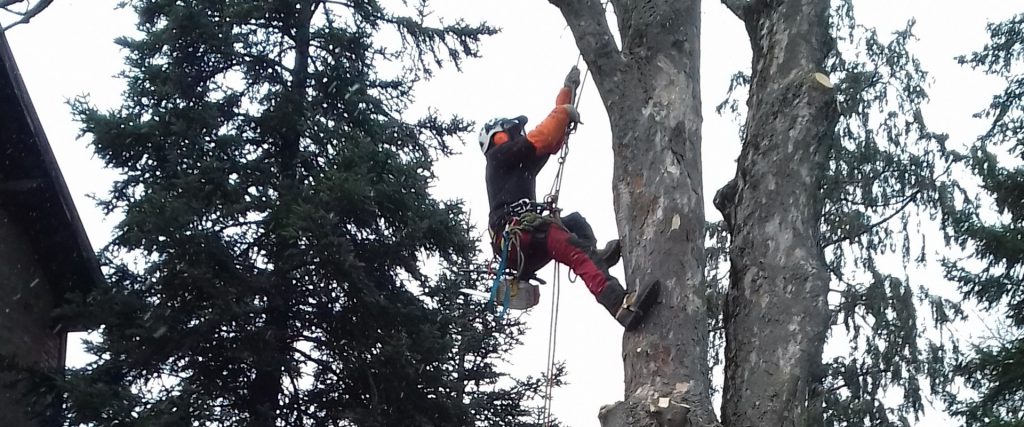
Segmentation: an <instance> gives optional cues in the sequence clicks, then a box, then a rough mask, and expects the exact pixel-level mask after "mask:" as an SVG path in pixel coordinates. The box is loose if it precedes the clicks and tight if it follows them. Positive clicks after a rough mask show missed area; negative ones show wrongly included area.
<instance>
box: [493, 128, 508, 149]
mask: <svg viewBox="0 0 1024 427" xmlns="http://www.w3.org/2000/svg"><path fill="white" fill-rule="evenodd" d="M508 140H509V137H508V132H504V131H502V132H498V133H496V134H494V136H493V137H491V143H493V144H494V145H495V146H499V145H501V144H504V143H506V142H508Z"/></svg>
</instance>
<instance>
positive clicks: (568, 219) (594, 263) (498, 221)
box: [485, 88, 615, 296]
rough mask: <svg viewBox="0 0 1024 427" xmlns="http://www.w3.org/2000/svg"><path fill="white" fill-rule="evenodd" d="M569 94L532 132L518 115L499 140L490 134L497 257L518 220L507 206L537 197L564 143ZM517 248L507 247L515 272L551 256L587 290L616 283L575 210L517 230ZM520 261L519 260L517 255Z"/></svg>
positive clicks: (488, 154) (530, 271)
mask: <svg viewBox="0 0 1024 427" xmlns="http://www.w3.org/2000/svg"><path fill="white" fill-rule="evenodd" d="M570 98H571V92H570V89H569V88H562V90H561V91H560V92H559V94H558V98H557V100H556V106H555V109H554V110H553V111H552V112H551V113H550V114H549V115H548V116H547V117H546V118H545V119H544V120H543V121H542V122H541V123H540V125H538V126H537V127H536V128H535V129H534V130H532V131H530V132H529V133H525V132H524V131H523V129H522V126H523V125H525V123H526V120H525V118H519V119H521V120H518V122H519V123H520V124H518V128H512V129H507V130H506V131H505V132H504V133H505V135H499V136H501V137H502V138H501V139H499V138H494V140H493V141H492V143H493V144H494V146H493V147H491V148H490V149H488V150H487V152H486V154H485V156H486V158H487V167H486V181H487V197H488V200H489V202H490V217H489V220H488V223H489V224H488V225H489V228H490V231H491V236H492V247H493V249H494V251H495V254H496V255H498V256H501V248H502V246H501V244H502V241H501V239H502V235H503V233H504V231H505V229H506V227H509V226H513V227H515V226H518V225H521V224H520V221H521V218H519V217H517V215H516V214H515V213H513V212H510V208H511V206H512V205H514V204H515V203H516V202H519V201H521V200H523V199H526V200H529V201H531V202H536V200H537V174H538V173H540V170H541V169H542V168H543V167H544V165H545V164H546V163H547V161H548V159H549V158H550V157H551V155H552V154H554V153H557V152H558V150H559V149H561V148H562V145H563V144H564V143H565V135H566V129H567V128H568V126H569V122H570V118H569V114H568V112H567V110H566V108H565V105H567V104H568V103H569V100H570ZM514 243H516V244H518V247H511V248H510V249H509V255H508V256H509V259H508V260H507V262H506V265H508V266H511V267H512V268H513V269H517V268H518V269H520V270H521V271H517V273H518V274H519V275H520V276H521V277H523V276H530V275H532V274H533V273H534V272H536V271H537V270H539V269H540V268H542V267H544V266H545V265H546V264H547V263H549V262H551V260H555V261H557V262H559V263H562V264H565V265H567V266H568V267H569V268H570V269H571V270H572V271H573V272H574V273H576V275H578V276H580V278H582V279H583V281H584V283H586V286H587V289H589V290H590V292H591V293H592V294H593V295H594V296H598V295H600V294H601V292H602V291H603V290H604V289H605V287H606V286H607V285H608V283H609V281H614V280H615V279H614V278H612V277H611V276H610V275H609V274H608V269H607V267H606V266H605V265H603V262H602V261H600V260H599V259H598V258H597V257H596V256H595V249H596V245H597V241H596V239H595V238H594V233H593V230H591V228H590V225H589V224H587V222H586V220H585V219H584V218H583V217H582V216H580V215H579V214H576V213H573V214H570V215H567V216H565V217H564V218H563V219H562V220H561V221H560V222H559V221H553V220H551V219H544V220H543V221H540V222H539V223H538V224H531V227H530V229H529V230H528V231H527V232H523V233H520V234H518V239H517V241H514ZM520 253H521V254H522V257H523V259H519V254H520Z"/></svg>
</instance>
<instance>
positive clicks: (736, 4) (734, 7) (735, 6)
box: [722, 0, 750, 22]
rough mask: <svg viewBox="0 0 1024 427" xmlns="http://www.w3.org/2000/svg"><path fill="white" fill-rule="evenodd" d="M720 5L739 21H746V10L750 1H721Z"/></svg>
mask: <svg viewBox="0 0 1024 427" xmlns="http://www.w3.org/2000/svg"><path fill="white" fill-rule="evenodd" d="M722 4H724V5H725V7H727V8H729V10H730V11H732V14H733V15H736V17H737V18H740V20H741V21H743V22H746V21H747V8H748V7H750V1H748V0H722Z"/></svg>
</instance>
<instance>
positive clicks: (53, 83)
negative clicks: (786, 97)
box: [8, 0, 1021, 427]
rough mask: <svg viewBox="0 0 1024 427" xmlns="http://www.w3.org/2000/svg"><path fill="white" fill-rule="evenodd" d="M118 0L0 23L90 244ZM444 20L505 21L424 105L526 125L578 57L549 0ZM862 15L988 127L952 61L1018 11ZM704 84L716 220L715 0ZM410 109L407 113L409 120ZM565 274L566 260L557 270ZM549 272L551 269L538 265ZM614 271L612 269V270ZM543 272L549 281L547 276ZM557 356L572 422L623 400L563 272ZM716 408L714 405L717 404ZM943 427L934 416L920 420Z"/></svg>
mask: <svg viewBox="0 0 1024 427" xmlns="http://www.w3.org/2000/svg"><path fill="white" fill-rule="evenodd" d="M115 3H116V1H114V0H62V1H57V2H54V4H53V5H52V6H51V7H50V8H49V9H48V10H46V11H45V12H44V13H43V14H42V15H41V16H39V17H37V18H36V19H35V20H34V21H33V22H32V23H31V24H29V25H23V26H19V27H16V28H15V29H13V30H11V31H10V32H9V33H8V38H9V39H10V41H11V44H12V47H13V49H14V53H15V56H16V58H17V61H18V65H19V67H20V69H21V71H22V73H23V77H24V79H25V82H26V85H27V86H28V88H29V92H30V93H31V96H32V100H33V102H34V104H35V107H36V109H37V110H38V112H39V116H40V119H41V121H42V123H43V126H44V128H45V130H46V133H47V136H48V137H49V139H50V143H51V144H52V146H53V150H54V152H55V154H56V156H57V160H58V162H59V163H60V166H61V169H62V172H63V174H64V177H65V180H66V181H67V182H68V186H69V187H70V190H71V193H72V195H73V196H74V198H75V203H76V205H77V208H78V211H79V213H80V215H81V217H82V220H83V221H84V223H85V227H86V230H87V231H88V233H89V236H90V239H91V240H92V243H93V246H94V247H95V248H97V249H98V248H100V247H101V246H103V245H104V244H105V243H106V242H107V241H108V239H109V238H110V233H111V227H112V225H113V224H114V223H115V222H116V219H108V220H104V218H103V216H102V213H101V212H100V211H99V209H98V208H96V207H95V205H94V203H93V202H92V201H91V200H90V199H89V198H88V195H89V194H99V195H103V194H105V193H106V191H107V189H108V188H109V187H110V183H111V182H112V181H113V179H114V178H115V174H114V173H113V172H112V171H109V170H104V168H103V166H102V164H101V163H100V162H99V161H98V160H97V159H96V158H95V157H94V156H93V155H92V149H91V148H90V147H88V146H87V142H88V141H87V140H84V139H83V140H76V136H77V134H78V130H77V129H78V126H77V124H76V123H74V122H73V121H72V120H71V116H70V112H69V108H68V106H67V105H66V104H65V100H66V99H68V98H70V97H73V96H75V95H78V94H83V93H88V94H91V96H92V99H93V101H94V102H95V103H97V104H99V105H100V106H115V105H117V104H118V103H119V102H120V93H121V90H122V89H123V84H122V83H121V82H120V81H118V80H117V79H116V78H115V77H114V76H115V74H116V73H117V72H118V71H120V70H121V69H122V67H123V58H122V55H123V53H122V52H120V51H119V49H118V48H117V47H116V46H115V45H114V44H113V39H114V38H115V37H117V36H121V35H125V34H130V33H131V32H132V31H134V16H133V14H132V13H130V12H129V11H124V10H122V11H115V10H113V7H112V6H113V5H114V4H115ZM434 3H435V4H434V9H435V10H436V11H437V13H438V15H439V16H462V17H465V18H466V19H467V20H468V21H469V22H476V21H479V20H486V21H487V22H489V23H490V24H492V25H496V26H498V27H501V28H502V29H503V32H502V33H501V34H499V35H497V36H494V37H491V38H488V39H486V40H485V41H484V43H483V45H482V50H481V52H482V58H481V59H475V60H469V61H467V62H466V63H465V64H464V70H463V71H464V72H463V73H462V74H458V73H455V72H454V70H452V69H446V70H445V71H443V72H441V73H439V74H438V76H437V77H436V78H435V79H434V80H432V81H430V82H428V83H426V84H424V85H422V86H421V87H420V88H419V90H418V91H417V99H416V101H417V109H415V110H414V111H422V110H421V109H422V108H425V107H426V106H432V107H435V108H437V109H439V110H440V111H441V112H443V113H450V114H459V115H461V116H463V117H465V118H468V119H470V120H474V121H477V122H483V121H486V120H487V119H489V118H491V117H494V116H515V115H519V114H526V115H528V116H529V117H530V118H531V120H533V123H534V124H535V123H536V122H537V121H538V120H540V118H541V117H542V116H543V115H544V114H546V113H547V112H548V111H549V110H550V108H551V107H552V103H553V100H554V95H555V93H556V91H557V89H558V88H559V87H560V85H561V82H562V78H563V76H564V75H565V73H566V71H568V69H569V67H571V66H572V65H573V64H574V63H575V62H576V58H577V51H576V47H575V43H574V42H573V40H572V36H571V34H570V32H569V30H568V28H567V27H566V25H565V23H564V21H563V19H562V17H561V15H560V14H559V13H558V10H557V9H556V8H554V7H553V6H551V5H550V4H549V3H548V2H547V1H544V0H517V1H498V0H473V1H468V0H465V1H451V0H449V1H440V0H435V2H434ZM855 3H856V7H857V8H858V12H859V13H858V15H859V17H860V18H861V19H862V23H863V24H868V25H877V26H879V27H880V30H882V33H883V34H884V33H886V32H887V31H889V30H893V29H896V28H898V27H901V26H902V25H903V23H904V22H905V21H906V20H907V19H908V18H910V17H912V16H914V17H916V18H917V21H918V25H917V27H916V34H917V35H918V38H919V40H918V41H917V42H916V43H915V46H914V47H913V51H914V52H915V53H916V54H918V55H920V57H921V58H922V61H923V65H924V67H925V69H926V70H929V71H930V72H931V75H932V77H933V79H934V86H933V87H932V89H931V90H930V93H931V95H932V102H931V104H930V105H929V107H928V108H927V110H926V113H927V116H926V119H927V120H928V121H929V122H930V123H931V124H932V126H933V127H934V128H936V129H937V130H939V131H943V132H948V133H950V134H951V136H952V137H953V141H969V140H971V139H973V138H974V136H975V135H976V134H977V133H978V132H979V131H980V129H981V128H982V127H983V125H982V124H981V123H980V122H979V121H976V120H972V119H970V116H971V114H972V113H974V112H977V111H979V110H981V109H982V108H983V107H984V106H985V105H986V104H987V102H988V99H989V96H990V95H991V94H992V93H993V91H994V90H996V88H997V87H998V86H997V82H994V81H993V80H992V79H989V78H984V77H983V76H982V75H981V74H979V73H975V72H972V71H970V70H967V69H964V68H961V67H960V66H958V65H957V64H956V63H955V61H954V59H953V57H954V56H956V55H959V54H965V53H968V52H970V51H971V50H973V49H976V48H978V47H980V46H982V45H983V44H984V42H985V40H986V37H985V33H984V25H985V23H986V22H989V21H998V20H1002V19H1004V18H1006V17H1008V16H1010V15H1011V14H1012V13H1015V12H1019V11H1020V9H1021V4H1020V3H1019V2H1014V1H1008V0H975V1H970V2H965V1H956V0H914V1H895V0H857V1H856V2H855ZM702 19H703V34H702V44H703V46H702V54H701V56H702V61H703V63H702V67H701V74H702V89H703V95H702V96H703V103H704V128H703V136H704V144H703V156H704V183H705V189H704V192H705V206H707V207H708V209H709V210H708V213H707V217H708V219H709V220H715V219H718V218H719V214H718V212H717V211H716V210H714V209H713V208H712V204H711V197H712V196H713V195H714V193H715V191H716V190H717V189H718V188H720V187H721V186H722V185H723V184H725V182H726V181H728V179H729V178H731V177H732V175H733V174H734V172H735V166H734V165H735V158H736V156H737V154H738V152H739V140H738V138H737V136H736V135H737V134H736V129H735V127H734V125H733V124H732V123H731V122H730V121H729V120H728V119H724V118H721V117H719V116H717V115H716V114H715V113H714V106H715V105H716V104H718V103H719V102H720V101H721V99H722V98H723V97H724V94H725V89H726V87H727V84H728V78H729V76H731V75H732V74H733V73H734V72H735V71H737V70H740V69H747V68H748V67H749V44H748V42H747V39H746V34H745V32H744V31H743V28H742V26H741V25H740V23H739V21H738V20H736V19H735V18H734V17H733V16H732V15H731V14H730V13H728V11H727V10H726V9H725V8H724V7H723V6H721V4H719V3H718V2H716V1H712V0H705V1H704V6H703V12H702ZM580 111H581V114H582V118H583V122H584V123H585V124H584V125H583V126H581V127H580V129H579V131H578V132H577V134H576V135H575V136H573V137H572V139H571V143H570V145H571V147H572V150H571V154H570V156H569V160H568V164H567V166H566V176H565V181H564V184H563V190H562V194H561V202H560V203H561V206H562V207H563V208H564V209H565V210H566V213H568V212H572V211H577V210H578V211H580V212H581V213H582V214H583V215H584V216H585V217H586V218H587V219H588V220H590V222H591V224H592V225H593V226H594V230H595V232H596V234H597V236H598V239H599V240H601V241H602V242H603V241H605V240H607V239H610V238H613V237H614V236H615V234H616V227H615V223H614V215H613V212H612V196H611V167H612V166H611V165H612V158H611V154H612V153H611V140H610V131H609V127H608V121H607V116H606V115H605V112H604V108H603V106H602V104H601V103H600V99H599V97H598V95H597V92H596V91H595V90H594V87H593V86H592V85H590V84H588V85H587V86H586V87H585V88H584V91H583V94H582V105H581V106H580ZM412 117H414V115H412V114H410V118H412ZM466 141H467V143H468V144H467V145H466V148H465V149H464V150H463V154H461V155H458V156H455V157H453V158H451V159H446V160H443V161H442V162H441V163H440V164H439V165H438V168H437V170H436V171H437V174H438V177H439V182H438V183H437V186H436V194H438V195H439V196H441V197H445V198H452V197H461V198H464V199H465V200H467V202H468V206H469V208H470V209H471V210H472V217H473V220H474V222H475V223H476V224H477V225H478V226H480V227H481V230H482V227H484V225H485V223H486V215H487V200H486V193H485V189H484V183H483V159H482V157H481V155H480V154H479V151H478V150H477V145H476V141H475V135H472V136H470V137H467V139H466ZM554 169H555V168H554V162H552V163H551V164H550V166H549V167H548V168H547V170H546V171H545V173H544V174H542V175H541V177H540V179H539V180H538V191H539V192H541V193H544V192H546V190H547V188H548V186H549V185H550V183H551V178H552V176H553V172H554ZM563 271H564V270H563ZM542 273H543V275H542V277H545V278H547V279H550V276H551V274H550V268H549V269H546V270H545V271H543V272H542ZM613 273H615V274H617V275H618V276H619V277H620V278H621V273H622V270H621V267H617V268H616V269H614V270H613ZM549 281H550V280H549ZM542 292H543V296H542V298H541V304H540V306H538V308H537V309H535V310H533V311H532V312H531V313H529V314H528V315H527V316H528V321H529V323H530V325H531V326H532V330H531V331H530V332H529V333H528V334H527V336H526V337H525V343H526V344H525V345H524V346H523V347H521V348H520V349H519V350H518V351H516V352H515V353H514V354H512V355H510V360H511V361H512V362H513V366H512V367H511V368H510V369H511V371H512V372H513V373H515V374H520V375H525V374H537V373H540V372H543V370H544V369H545V356H546V353H547V347H546V345H547V326H548V319H549V310H548V307H549V306H548V304H549V303H550V296H551V294H550V287H546V288H544V289H543V290H542ZM560 313H561V317H560V323H559V325H560V326H559V334H558V350H557V354H558V359H560V360H564V361H566V362H567V365H568V369H569V376H568V382H569V384H568V385H566V386H564V387H562V388H560V389H558V390H556V394H555V400H554V405H553V406H554V412H555V414H556V415H557V416H558V417H559V418H560V419H561V420H562V421H563V422H565V423H567V424H568V425H571V426H577V427H588V426H598V425H599V424H598V422H597V417H596V414H597V411H598V409H599V408H600V407H601V405H604V404H608V403H612V402H614V401H616V400H618V399H620V398H621V396H622V393H623V390H622V375H623V374H622V362H621V360H622V359H621V356H620V348H621V339H620V337H621V328H620V327H619V326H618V324H616V323H615V322H614V321H613V320H612V319H611V317H610V316H609V315H608V314H607V313H606V312H605V311H604V309H603V308H602V307H600V306H599V305H598V304H597V303H596V302H595V301H594V300H593V297H592V296H590V294H589V293H588V292H587V291H586V289H585V288H584V287H583V286H582V282H577V283H575V284H573V283H568V281H565V280H563V286H562V304H561V311H560ZM77 338H78V336H73V337H72V339H71V342H70V343H69V347H70V349H69V356H68V357H69V363H70V364H73V365H77V364H81V363H83V360H86V356H85V355H84V354H83V353H82V351H81V349H80V347H79V345H78V342H77ZM716 409H717V408H716ZM942 424H947V425H952V424H951V422H950V421H948V420H947V421H942V420H941V417H937V418H929V419H928V420H927V422H922V425H942Z"/></svg>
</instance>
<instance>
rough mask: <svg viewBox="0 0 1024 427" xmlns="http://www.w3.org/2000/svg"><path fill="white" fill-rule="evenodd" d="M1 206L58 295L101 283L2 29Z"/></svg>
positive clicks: (0, 107)
mask: <svg viewBox="0 0 1024 427" xmlns="http://www.w3.org/2000/svg"><path fill="white" fill-rule="evenodd" d="M0 206H2V207H3V209H4V211H6V212H7V214H8V215H9V217H10V218H12V219H13V220H14V221H15V222H16V223H17V225H18V226H19V227H20V228H22V229H23V230H25V231H26V234H27V235H29V236H31V241H32V242H33V244H34V245H35V247H34V249H35V251H36V252H35V253H36V254H37V257H38V258H39V259H40V261H41V262H42V264H43V266H44V268H45V269H46V270H47V271H46V274H47V278H48V279H50V280H49V281H50V283H51V286H53V287H54V289H53V291H54V293H55V295H56V296H58V297H62V296H65V295H67V294H68V293H70V292H75V291H78V292H83V293H84V292H86V291H88V290H90V289H92V288H94V287H95V286H97V285H99V284H100V283H101V282H102V280H103V276H102V274H101V273H100V269H99V263H98V262H97V259H96V254H95V252H93V249H92V245H91V244H90V243H89V237H88V235H86V233H85V227H83V226H82V220H81V219H80V218H79V217H78V211H77V210H75V204H74V202H73V201H72V199H71V193H70V192H69V191H68V187H67V184H65V182H64V176H63V175H61V173H60V168H59V167H58V165H57V159H56V158H54V156H53V150H51V149H50V142H49V141H48V140H47V139H46V134H45V133H44V132H43V127H42V125H41V124H40V123H39V117H38V116H37V115H36V110H35V108H34V107H33V106H32V101H31V99H29V96H28V91H27V90H26V88H25V82H24V81H22V79H21V73H20V72H19V71H18V66H17V64H16V63H15V61H14V55H13V54H12V53H11V48H10V45H9V44H8V43H7V37H6V36H5V35H4V33H3V31H2V30H0Z"/></svg>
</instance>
